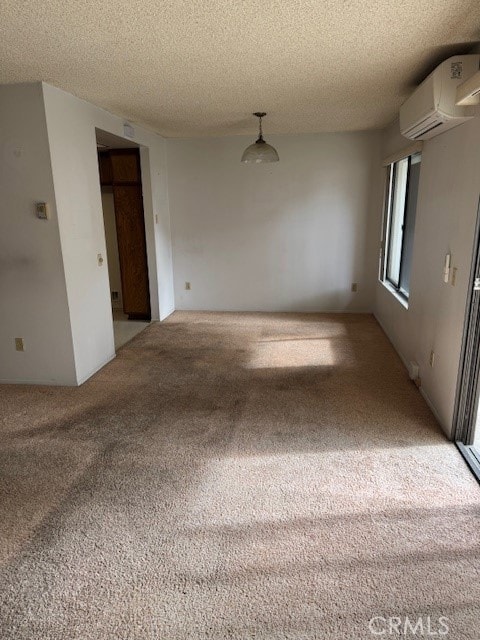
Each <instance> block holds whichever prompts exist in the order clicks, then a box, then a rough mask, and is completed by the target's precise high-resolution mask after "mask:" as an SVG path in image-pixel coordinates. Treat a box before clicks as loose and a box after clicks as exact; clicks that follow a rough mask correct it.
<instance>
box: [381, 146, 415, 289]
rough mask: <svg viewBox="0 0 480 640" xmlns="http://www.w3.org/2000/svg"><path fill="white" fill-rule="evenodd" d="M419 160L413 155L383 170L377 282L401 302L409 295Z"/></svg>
mask: <svg viewBox="0 0 480 640" xmlns="http://www.w3.org/2000/svg"><path fill="white" fill-rule="evenodd" d="M420 161H421V154H420V153H414V154H413V155H410V156H407V157H406V158H402V159H401V160H398V161H397V162H392V163H391V164H389V165H388V167H387V193H386V198H385V218H384V224H383V233H384V235H383V242H382V246H383V248H384V250H383V252H382V262H381V267H380V279H381V280H382V281H383V282H384V283H385V284H387V285H388V286H389V287H390V288H393V289H394V290H395V291H396V293H398V294H399V295H400V296H401V297H402V298H403V299H404V300H408V296H409V293H410V272H411V266H412V253H413V234H414V231H415V214H416V209H417V194H418V183H419V178H420Z"/></svg>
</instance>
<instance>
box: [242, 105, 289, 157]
mask: <svg viewBox="0 0 480 640" xmlns="http://www.w3.org/2000/svg"><path fill="white" fill-rule="evenodd" d="M253 115H254V116H256V117H257V118H258V139H257V140H256V142H254V143H253V144H251V145H250V146H249V147H247V148H246V149H245V151H244V152H243V155H242V162H245V163H246V164H259V163H261V162H278V161H279V159H280V158H279V157H278V153H277V150H276V149H275V148H274V147H272V146H271V145H269V144H267V143H266V142H265V140H264V139H263V131H262V118H264V117H265V116H266V115H267V114H266V113H263V112H260V111H256V112H255V113H254V114H253Z"/></svg>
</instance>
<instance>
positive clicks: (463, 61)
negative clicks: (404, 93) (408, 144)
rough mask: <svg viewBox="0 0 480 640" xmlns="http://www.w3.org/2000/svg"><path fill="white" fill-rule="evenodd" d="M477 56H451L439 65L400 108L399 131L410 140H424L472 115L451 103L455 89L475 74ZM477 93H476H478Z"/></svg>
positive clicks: (454, 98) (472, 113) (479, 57)
mask: <svg viewBox="0 0 480 640" xmlns="http://www.w3.org/2000/svg"><path fill="white" fill-rule="evenodd" d="M479 64H480V55H478V54H475V55H465V56H453V57H452V58H449V59H448V60H445V62H442V64H440V65H439V66H438V67H437V68H436V69H435V71H433V72H432V73H431V74H430V75H429V76H428V77H427V78H426V79H425V80H424V81H423V82H422V84H421V85H420V86H419V87H417V89H416V90H415V91H414V92H413V94H412V95H411V96H410V98H408V100H407V101H406V102H405V103H404V104H403V105H402V106H401V108H400V131H401V133H402V135H403V136H405V137H406V138H410V139H411V140H428V139H429V138H433V136H436V135H438V134H440V133H443V132H444V131H447V130H448V129H451V128H453V127H456V126H457V125H459V124H462V122H465V121H466V120H469V119H470V118H472V117H473V116H474V115H475V112H474V110H473V108H472V107H470V106H458V105H456V104H455V101H456V93H457V86H458V85H460V84H461V83H462V82H464V81H465V78H468V77H470V76H471V75H473V74H474V73H475V72H476V71H478V68H479ZM479 93H480V90H479Z"/></svg>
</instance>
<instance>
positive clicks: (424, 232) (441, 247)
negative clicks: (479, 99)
mask: <svg viewBox="0 0 480 640" xmlns="http://www.w3.org/2000/svg"><path fill="white" fill-rule="evenodd" d="M408 144H409V141H408V140H407V139H405V138H402V136H400V134H399V132H398V123H394V124H393V125H392V126H391V127H389V128H388V129H387V130H386V131H385V134H384V140H383V155H384V157H387V156H388V155H390V154H391V153H393V152H395V151H397V150H399V149H401V148H402V147H406V146H408ZM420 171H421V173H420V187H419V194H418V202H417V217H416V226H415V239H414V251H413V259H412V275H411V283H410V300H409V308H408V309H405V308H404V307H403V306H402V305H401V304H400V303H399V302H398V301H397V300H396V299H395V298H394V296H393V295H392V294H391V293H390V292H389V291H388V290H386V289H385V287H384V286H383V285H382V284H381V283H380V282H378V280H377V285H376V301H375V315H376V317H377V319H378V320H379V322H380V323H381V324H382V326H383V327H384V329H385V331H386V333H387V334H388V336H389V337H390V339H391V341H392V342H393V344H394V345H395V347H396V348H397V350H398V352H399V353H400V355H401V357H402V358H403V359H404V361H405V362H408V361H410V360H416V361H417V362H418V363H419V365H420V376H421V379H422V390H423V392H424V394H425V396H426V397H427V399H428V400H429V402H430V403H431V405H432V408H433V409H434V411H435V413H436V415H437V417H438V419H439V421H440V423H441V425H442V427H443V428H444V430H445V432H446V433H447V434H448V435H450V433H451V428H452V419H453V410H454V402H455V391H456V383H457V373H458V366H459V358H460V350H461V341H462V333H463V323H464V313H465V304H466V297H467V287H468V281H469V275H470V267H471V259H472V249H473V235H474V229H475V222H476V216H477V206H478V200H479V194H480V118H475V119H473V120H471V121H469V122H468V123H466V124H463V125H461V126H459V127H457V128H455V129H451V130H450V131H447V132H446V133H443V134H441V135H439V136H437V137H435V138H432V139H431V140H429V141H426V142H425V146H424V150H423V154H422V166H421V170H420ZM379 238H380V226H379V229H378V231H377V239H379ZM449 252H451V254H452V266H453V267H456V268H457V278H456V284H455V286H452V285H451V284H445V283H444V282H443V278H442V275H443V273H442V271H443V264H444V259H445V254H447V253H449ZM432 349H433V350H434V352H435V364H434V367H433V368H432V367H430V366H429V357H430V351H431V350H432Z"/></svg>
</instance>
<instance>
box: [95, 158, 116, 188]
mask: <svg viewBox="0 0 480 640" xmlns="http://www.w3.org/2000/svg"><path fill="white" fill-rule="evenodd" d="M98 169H99V171H100V184H101V185H102V187H103V186H108V185H111V184H112V182H113V174H112V163H111V160H110V154H109V152H108V151H101V152H100V153H99V154H98Z"/></svg>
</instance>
